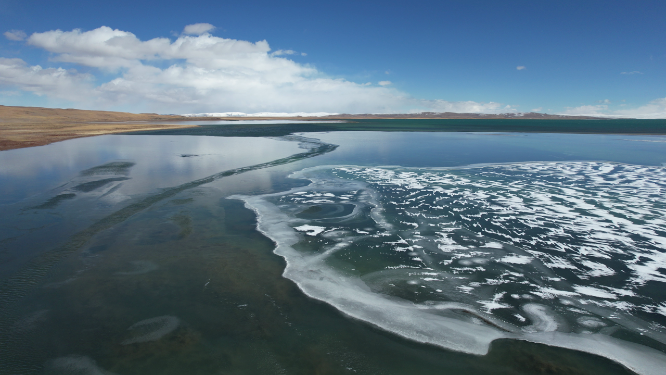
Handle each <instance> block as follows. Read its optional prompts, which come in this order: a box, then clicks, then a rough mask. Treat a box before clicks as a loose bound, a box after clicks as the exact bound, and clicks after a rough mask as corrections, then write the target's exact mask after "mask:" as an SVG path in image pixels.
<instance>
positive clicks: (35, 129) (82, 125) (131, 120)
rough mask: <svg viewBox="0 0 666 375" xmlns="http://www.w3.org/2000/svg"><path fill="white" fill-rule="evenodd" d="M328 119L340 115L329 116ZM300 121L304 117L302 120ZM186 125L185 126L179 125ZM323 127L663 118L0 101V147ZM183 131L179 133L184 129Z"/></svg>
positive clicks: (605, 123) (641, 123)
mask: <svg viewBox="0 0 666 375" xmlns="http://www.w3.org/2000/svg"><path fill="white" fill-rule="evenodd" d="M217 120H227V121H238V125H235V124H232V125H225V126H198V125H194V124H193V123H192V122H193V121H217ZM247 120H298V121H300V123H293V124H284V123H281V124H248V123H244V122H243V121H247ZM331 120H341V121H339V122H331ZM303 121H309V122H308V123H303ZM184 128H188V129H187V130H183V129H184ZM325 131H403V132H404V131H417V132H540V133H595V134H599V133H601V134H603V133H607V134H666V120H636V119H615V120H609V119H600V118H593V117H584V116H559V115H548V114H540V113H525V114H520V115H517V114H496V115H482V114H474V113H449V112H447V113H432V112H424V113H420V114H391V115H372V114H356V115H350V114H342V115H332V116H325V117H235V118H232V117H185V116H179V115H158V114H154V113H141V114H135V113H125V112H110V111H88V110H77V109H55V108H39V107H10V106H2V105H0V151H2V150H10V149H16V148H23V147H33V146H42V145H46V144H49V143H53V142H59V141H64V140H67V139H72V138H80V137H90V136H95V135H103V134H117V133H129V132H132V133H137V132H138V133H141V132H149V133H150V134H189V135H217V136H279V135H288V134H292V133H301V132H325ZM184 132H185V133H184Z"/></svg>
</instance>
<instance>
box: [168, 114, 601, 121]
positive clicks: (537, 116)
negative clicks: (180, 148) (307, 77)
mask: <svg viewBox="0 0 666 375" xmlns="http://www.w3.org/2000/svg"><path fill="white" fill-rule="evenodd" d="M181 116H184V117H189V118H209V119H213V118H216V119H226V118H234V119H238V118H248V117H249V118H253V119H257V118H261V119H268V118H281V119H289V118H290V119H293V118H301V119H311V118H317V119H335V120H342V119H345V120H361V119H561V120H562V119H563V120H581V119H602V118H603V117H593V116H568V115H551V114H547V113H538V112H526V113H523V112H519V113H499V114H485V113H455V112H421V113H395V114H385V113H366V114H348V113H326V112H317V113H307V112H295V113H287V112H259V113H243V112H217V113H192V114H184V115H181Z"/></svg>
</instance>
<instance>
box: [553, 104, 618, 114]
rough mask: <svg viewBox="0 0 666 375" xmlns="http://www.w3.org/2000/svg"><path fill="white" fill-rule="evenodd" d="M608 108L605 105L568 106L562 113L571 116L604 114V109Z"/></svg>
mask: <svg viewBox="0 0 666 375" xmlns="http://www.w3.org/2000/svg"><path fill="white" fill-rule="evenodd" d="M607 109H608V106H607V105H603V104H600V105H582V106H580V107H573V108H571V107H568V108H567V109H566V110H565V111H564V113H562V114H563V115H571V116H605V111H606V110H607Z"/></svg>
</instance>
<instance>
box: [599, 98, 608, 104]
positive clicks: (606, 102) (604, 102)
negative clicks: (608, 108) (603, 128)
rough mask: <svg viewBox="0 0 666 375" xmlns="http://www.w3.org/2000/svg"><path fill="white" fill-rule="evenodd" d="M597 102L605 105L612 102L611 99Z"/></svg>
mask: <svg viewBox="0 0 666 375" xmlns="http://www.w3.org/2000/svg"><path fill="white" fill-rule="evenodd" d="M597 102H598V103H603V104H610V102H611V101H610V100H609V99H604V100H598V101H597Z"/></svg>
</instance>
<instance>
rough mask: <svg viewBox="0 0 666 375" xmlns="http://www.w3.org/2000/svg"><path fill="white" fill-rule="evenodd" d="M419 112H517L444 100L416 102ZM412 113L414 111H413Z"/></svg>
mask: <svg viewBox="0 0 666 375" xmlns="http://www.w3.org/2000/svg"><path fill="white" fill-rule="evenodd" d="M417 102H418V103H415V104H418V107H419V108H420V111H432V112H457V113H486V114H489V113H508V112H517V110H516V109H515V108H513V107H512V106H509V105H506V106H505V105H503V104H502V103H495V102H488V103H479V102H475V101H471V100H470V101H459V102H450V101H446V100H418V101H417ZM413 112H414V111H413Z"/></svg>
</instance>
